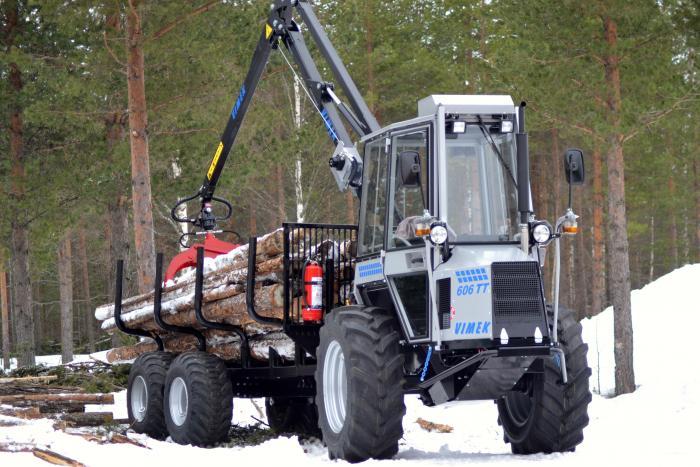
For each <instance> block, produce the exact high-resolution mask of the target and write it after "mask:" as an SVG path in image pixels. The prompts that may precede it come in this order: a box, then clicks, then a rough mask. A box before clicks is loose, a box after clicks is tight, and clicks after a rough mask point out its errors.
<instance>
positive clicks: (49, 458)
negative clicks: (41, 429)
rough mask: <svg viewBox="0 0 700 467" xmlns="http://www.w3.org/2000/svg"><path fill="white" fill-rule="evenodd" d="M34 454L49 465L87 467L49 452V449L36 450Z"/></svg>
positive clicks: (33, 450) (61, 455)
mask: <svg viewBox="0 0 700 467" xmlns="http://www.w3.org/2000/svg"><path fill="white" fill-rule="evenodd" d="M32 452H33V453H34V456H35V457H38V458H39V459H41V460H43V461H44V462H48V463H49V464H53V465H68V466H71V467H85V464H83V463H82V462H78V461H77V460H75V459H71V458H70V457H66V456H64V455H63V454H59V453H57V452H53V451H49V450H48V449H39V448H34V449H32Z"/></svg>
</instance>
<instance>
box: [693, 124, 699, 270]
mask: <svg viewBox="0 0 700 467" xmlns="http://www.w3.org/2000/svg"><path fill="white" fill-rule="evenodd" d="M696 133H700V131H696ZM696 141H698V139H697V138H696ZM694 159H695V160H694V161H693V186H694V188H695V190H694V191H695V262H696V263H700V157H698V156H697V155H696V156H695V158H694Z"/></svg>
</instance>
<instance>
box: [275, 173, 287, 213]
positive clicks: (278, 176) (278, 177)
mask: <svg viewBox="0 0 700 467" xmlns="http://www.w3.org/2000/svg"><path fill="white" fill-rule="evenodd" d="M275 182H276V183H275V185H277V186H276V187H275V188H276V189H277V217H278V218H279V222H278V224H277V225H282V223H283V222H285V221H286V220H287V214H286V213H285V209H284V208H285V205H286V204H287V202H286V200H285V197H284V173H283V171H282V165H280V164H277V167H275Z"/></svg>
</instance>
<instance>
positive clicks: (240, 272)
mask: <svg viewBox="0 0 700 467" xmlns="http://www.w3.org/2000/svg"><path fill="white" fill-rule="evenodd" d="M283 241H284V240H283V234H282V230H281V229H280V230H277V231H275V232H272V233H271V234H268V235H266V236H264V237H261V238H259V239H258V251H257V255H256V262H257V264H256V273H257V274H259V275H261V276H264V275H266V274H270V273H281V271H282V264H283V261H282V257H281V256H279V255H281V253H282V251H283ZM212 263H213V264H212ZM204 273H205V274H204V288H205V289H206V288H211V287H217V286H220V285H223V284H224V283H226V281H228V283H238V284H244V283H245V281H246V279H247V274H248V245H243V246H241V247H239V248H236V249H235V250H233V251H231V252H230V253H228V254H226V255H224V256H220V257H218V258H216V259H215V260H214V261H213V262H212V261H210V260H205V268H204ZM260 279H261V280H264V279H267V280H269V279H270V278H264V277H261V278H260ZM275 279H277V280H279V277H277V278H275ZM194 281H195V277H194V273H193V272H192V273H190V274H187V275H185V276H184V277H182V278H180V279H179V280H177V281H176V282H174V283H168V284H166V287H164V289H163V300H164V301H165V300H168V299H171V298H173V297H175V296H179V295H182V294H183V293H187V292H186V289H188V288H189V289H191V290H192V291H193V290H194ZM173 292H174V294H173ZM152 301H153V292H152V291H151V292H148V293H145V294H141V295H135V296H133V297H130V298H126V299H124V300H123V302H122V309H123V310H124V311H129V310H130V309H134V308H141V307H142V306H143V304H145V303H148V302H152ZM112 316H114V304H107V305H102V306H99V307H97V308H96V309H95V317H96V318H97V319H98V320H100V321H103V320H105V319H107V318H109V317H112Z"/></svg>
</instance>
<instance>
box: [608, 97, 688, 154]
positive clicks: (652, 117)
mask: <svg viewBox="0 0 700 467" xmlns="http://www.w3.org/2000/svg"><path fill="white" fill-rule="evenodd" d="M694 96H695V95H694V94H690V93H688V94H686V95H685V96H683V97H681V98H680V99H677V100H676V102H674V103H673V104H672V105H671V106H670V107H669V108H667V109H666V110H661V111H659V112H649V113H648V114H647V115H646V118H642V122H641V123H640V125H639V127H638V128H637V129H636V130H634V131H633V132H632V133H630V134H629V135H626V136H624V137H623V138H622V144H625V143H626V142H627V141H629V140H631V139H632V138H634V137H635V136H637V135H638V134H639V132H640V131H641V130H642V129H643V128H650V127H651V126H653V125H654V124H656V123H658V122H659V121H660V120H661V119H663V118H664V117H665V116H666V115H668V114H670V113H672V112H674V111H676V110H678V108H679V107H680V106H681V104H684V103H686V102H688V101H691V100H693V99H694Z"/></svg>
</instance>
